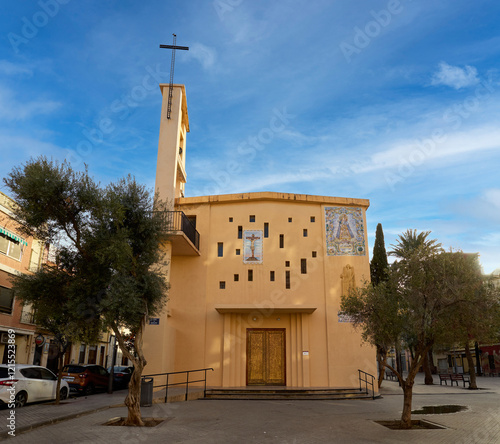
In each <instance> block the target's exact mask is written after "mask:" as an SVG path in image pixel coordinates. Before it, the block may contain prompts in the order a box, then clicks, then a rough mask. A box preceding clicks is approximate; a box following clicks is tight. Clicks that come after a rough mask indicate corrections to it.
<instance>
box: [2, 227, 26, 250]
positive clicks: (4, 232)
mask: <svg viewBox="0 0 500 444" xmlns="http://www.w3.org/2000/svg"><path fill="white" fill-rule="evenodd" d="M0 233H2V234H5V235H6V236H7V237H10V238H11V239H12V240H15V241H16V242H19V243H20V244H23V245H26V246H28V242H26V241H25V240H24V239H23V238H22V237H20V236H18V235H17V234H14V233H12V231H9V230H6V229H5V228H3V227H0Z"/></svg>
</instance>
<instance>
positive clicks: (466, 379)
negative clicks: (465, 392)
mask: <svg viewBox="0 0 500 444" xmlns="http://www.w3.org/2000/svg"><path fill="white" fill-rule="evenodd" d="M450 377H451V385H453V383H454V382H456V383H457V387H458V381H462V382H463V383H464V387H465V383H466V382H467V383H468V384H469V387H470V378H469V377H468V376H467V375H454V374H453V375H450Z"/></svg>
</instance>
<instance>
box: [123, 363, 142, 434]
mask: <svg viewBox="0 0 500 444" xmlns="http://www.w3.org/2000/svg"><path fill="white" fill-rule="evenodd" d="M132 362H133V363H134V373H132V377H131V378H130V383H129V385H128V394H127V397H126V398H125V405H126V406H127V408H128V416H127V419H126V420H125V422H124V423H123V425H125V426H143V425H144V422H143V421H142V417H141V376H142V370H143V368H144V365H143V362H142V360H141V359H133V360H132Z"/></svg>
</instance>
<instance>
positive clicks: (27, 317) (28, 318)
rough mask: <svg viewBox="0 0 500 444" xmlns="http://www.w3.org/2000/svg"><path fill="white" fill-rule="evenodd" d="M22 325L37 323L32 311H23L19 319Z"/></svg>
mask: <svg viewBox="0 0 500 444" xmlns="http://www.w3.org/2000/svg"><path fill="white" fill-rule="evenodd" d="M19 321H20V322H21V324H34V323H35V313H33V312H32V311H31V310H30V311H24V310H23V311H22V312H21V318H20V319H19Z"/></svg>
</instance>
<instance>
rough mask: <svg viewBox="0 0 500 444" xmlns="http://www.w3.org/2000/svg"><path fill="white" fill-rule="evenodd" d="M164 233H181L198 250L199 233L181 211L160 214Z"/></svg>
mask: <svg viewBox="0 0 500 444" xmlns="http://www.w3.org/2000/svg"><path fill="white" fill-rule="evenodd" d="M161 216H162V218H163V224H164V227H165V232H167V233H169V232H173V231H182V232H183V233H184V234H185V235H186V237H187V238H188V239H189V240H190V241H191V242H192V243H193V245H194V246H195V247H196V249H197V250H199V249H200V233H198V231H197V230H196V228H195V226H194V225H193V224H192V222H191V221H190V220H189V218H188V217H187V216H186V215H185V214H184V212H182V211H164V212H162V213H161Z"/></svg>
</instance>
